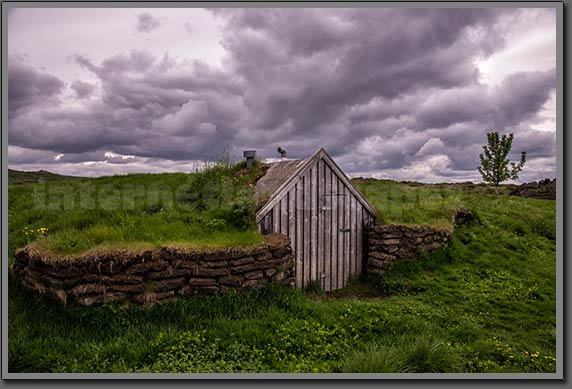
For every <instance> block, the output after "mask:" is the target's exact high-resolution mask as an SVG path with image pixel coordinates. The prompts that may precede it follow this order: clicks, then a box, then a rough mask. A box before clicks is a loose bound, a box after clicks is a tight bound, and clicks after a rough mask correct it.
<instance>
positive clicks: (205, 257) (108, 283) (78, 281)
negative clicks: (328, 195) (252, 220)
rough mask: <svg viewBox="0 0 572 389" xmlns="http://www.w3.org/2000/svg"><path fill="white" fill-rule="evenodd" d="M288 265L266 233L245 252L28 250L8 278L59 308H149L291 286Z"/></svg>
mask: <svg viewBox="0 0 572 389" xmlns="http://www.w3.org/2000/svg"><path fill="white" fill-rule="evenodd" d="M294 266H295V261H294V257H293V255H292V250H291V248H290V241H289V239H288V237H287V236H285V235H280V234H271V235H267V236H266V237H265V243H264V244H262V245H258V246H253V247H246V248H234V249H224V250H208V251H207V250H194V249H182V248H176V247H163V248H161V249H157V250H140V251H134V250H113V251H105V252H103V251H100V252H97V251H92V252H88V253H86V254H84V255H82V256H80V257H70V258H65V257H61V256H60V257H58V256H55V255H51V254H47V253H44V252H40V251H38V250H37V249H35V248H34V247H33V246H28V247H26V248H24V249H22V250H19V251H17V252H16V259H15V262H14V265H13V267H12V274H13V275H14V276H16V277H17V278H19V279H21V280H22V284H23V285H24V286H25V287H26V288H28V289H30V290H32V291H34V292H36V293H39V294H42V295H46V296H48V297H50V298H52V299H54V300H56V301H59V302H61V303H63V304H80V305H98V304H104V303H109V302H119V301H127V302H131V303H133V304H150V303H155V302H161V301H171V300H175V299H177V298H179V297H181V296H189V295H197V294H199V295H202V294H214V293H224V292H227V291H229V290H231V289H233V290H237V291H243V290H248V289H257V288H262V287H264V286H265V285H266V284H268V283H270V282H274V283H279V284H283V285H288V286H293V285H294V283H295V267H294Z"/></svg>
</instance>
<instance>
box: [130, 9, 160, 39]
mask: <svg viewBox="0 0 572 389" xmlns="http://www.w3.org/2000/svg"><path fill="white" fill-rule="evenodd" d="M160 26H161V20H159V19H158V18H155V17H154V16H153V15H151V14H150V13H147V12H146V13H142V14H139V15H137V24H136V26H135V29H136V31H137V32H139V33H142V34H148V33H150V32H151V31H153V30H156V29H158V28H159V27H160Z"/></svg>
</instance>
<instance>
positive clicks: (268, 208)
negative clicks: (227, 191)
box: [256, 149, 376, 291]
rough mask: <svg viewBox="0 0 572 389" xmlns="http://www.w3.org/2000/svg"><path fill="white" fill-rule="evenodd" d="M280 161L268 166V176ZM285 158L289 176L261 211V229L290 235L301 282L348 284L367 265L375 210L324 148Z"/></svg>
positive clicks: (328, 285)
mask: <svg viewBox="0 0 572 389" xmlns="http://www.w3.org/2000/svg"><path fill="white" fill-rule="evenodd" d="M281 163H282V162H279V163H277V164H276V166H273V167H271V169H269V171H268V172H267V175H269V180H270V179H271V177H270V176H272V175H280V170H279V169H281V166H280V164H281ZM283 164H284V165H283V166H282V167H283V168H284V169H286V170H288V169H289V171H288V174H287V176H286V177H282V178H281V180H280V184H279V185H276V184H275V185H274V186H277V188H276V189H275V190H274V191H273V192H272V193H271V194H270V197H269V199H268V201H267V202H266V203H265V204H264V205H263V206H262V207H261V208H260V209H259V211H258V212H257V214H256V222H257V224H258V226H259V228H260V231H261V232H262V233H263V234H269V233H282V234H286V235H288V236H289V237H290V241H291V245H292V249H293V251H294V253H295V256H296V286H297V287H299V288H304V287H306V286H307V285H308V284H309V283H310V282H312V281H318V282H319V283H320V284H321V286H322V288H323V289H324V290H325V291H330V290H335V289H340V288H343V287H344V286H346V284H347V281H348V279H349V278H350V277H351V276H354V275H358V274H360V273H361V272H362V270H363V269H364V261H365V259H366V256H367V252H366V251H367V230H368V228H369V227H370V226H371V225H372V224H373V222H374V220H375V217H376V211H375V209H374V208H373V207H372V206H371V204H369V203H368V202H367V200H366V199H365V198H364V197H363V196H362V195H361V193H360V192H359V191H358V190H357V188H356V187H355V186H354V185H353V183H352V182H351V181H350V179H349V178H348V177H347V176H346V175H345V174H344V173H343V172H342V171H341V169H340V168H339V167H338V166H337V164H336V163H335V162H334V161H333V160H332V158H331V157H330V156H329V155H328V153H326V151H325V150H323V149H320V150H318V151H317V152H316V153H314V154H313V155H312V156H311V157H309V158H307V159H305V160H302V161H288V163H283ZM273 169H274V170H273ZM283 171H284V170H283ZM263 179H264V177H263ZM263 179H261V181H262V180H263ZM263 182H264V181H263ZM257 185H258V184H257Z"/></svg>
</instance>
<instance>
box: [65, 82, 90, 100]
mask: <svg viewBox="0 0 572 389" xmlns="http://www.w3.org/2000/svg"><path fill="white" fill-rule="evenodd" d="M70 87H71V88H72V89H73V91H74V92H75V95H76V97H77V98H78V99H83V98H84V97H88V96H89V95H91V94H92V92H93V91H94V90H95V85H93V84H90V83H89V82H83V81H80V80H76V81H74V82H72V84H71V85H70Z"/></svg>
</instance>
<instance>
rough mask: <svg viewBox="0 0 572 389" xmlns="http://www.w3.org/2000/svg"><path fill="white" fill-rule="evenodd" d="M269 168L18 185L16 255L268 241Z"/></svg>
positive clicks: (12, 234) (13, 217)
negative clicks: (261, 211) (258, 197)
mask: <svg viewBox="0 0 572 389" xmlns="http://www.w3.org/2000/svg"><path fill="white" fill-rule="evenodd" d="M263 169H264V166H261V165H257V166H256V167H255V168H254V169H251V170H246V169H245V168H244V164H243V163H242V164H237V165H232V164H222V163H219V164H216V165H213V166H209V167H207V168H206V169H204V170H203V171H200V172H196V173H193V174H183V173H171V174H129V175H125V176H112V177H100V178H93V179H79V180H77V179H74V180H67V181H66V180H63V181H54V182H47V181H46V182H39V183H35V184H28V185H10V187H9V193H8V196H9V197H8V204H9V210H8V212H9V245H10V247H9V252H10V256H11V258H12V255H13V253H14V250H15V249H16V248H20V247H23V246H25V245H27V244H30V243H34V244H35V245H37V246H38V247H39V248H41V249H44V250H48V251H51V252H54V253H81V252H84V251H87V250H89V249H92V248H94V247H102V248H107V249H113V248H121V247H129V248H156V247H159V246H161V245H181V246H196V247H211V248H217V247H227V246H242V245H251V244H256V243H260V242H262V236H261V235H260V234H259V233H258V232H257V230H256V228H255V226H254V224H253V219H254V217H253V212H254V210H253V205H254V200H253V198H252V191H253V189H252V188H253V185H254V182H255V180H256V179H257V178H258V177H259V176H260V175H261V174H263Z"/></svg>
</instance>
